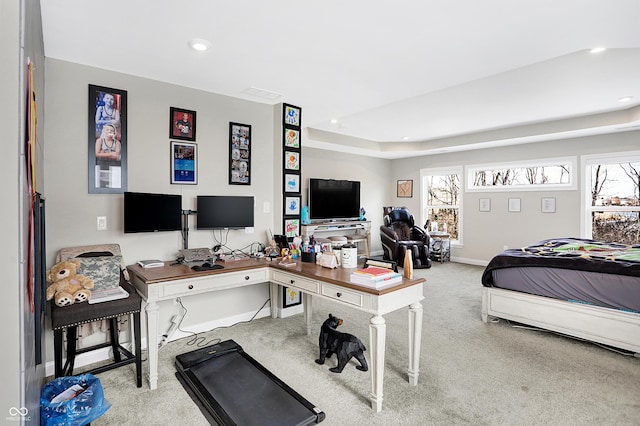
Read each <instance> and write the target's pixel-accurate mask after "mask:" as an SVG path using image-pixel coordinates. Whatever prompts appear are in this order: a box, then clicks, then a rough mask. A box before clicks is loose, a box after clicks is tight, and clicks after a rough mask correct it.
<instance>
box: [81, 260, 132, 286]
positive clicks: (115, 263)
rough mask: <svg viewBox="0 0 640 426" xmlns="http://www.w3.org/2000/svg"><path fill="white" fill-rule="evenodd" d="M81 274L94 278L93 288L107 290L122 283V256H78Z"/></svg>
mask: <svg viewBox="0 0 640 426" xmlns="http://www.w3.org/2000/svg"><path fill="white" fill-rule="evenodd" d="M76 259H78V260H79V261H80V268H79V269H78V274H79V275H84V276H85V277H89V278H91V279H92V280H93V290H94V291H98V290H107V289H110V288H116V287H118V286H119V285H120V265H121V262H122V256H99V257H77V258H76Z"/></svg>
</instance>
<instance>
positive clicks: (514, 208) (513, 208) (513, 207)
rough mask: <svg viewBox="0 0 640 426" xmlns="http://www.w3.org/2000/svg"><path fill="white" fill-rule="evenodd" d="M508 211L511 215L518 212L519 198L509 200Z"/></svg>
mask: <svg viewBox="0 0 640 426" xmlns="http://www.w3.org/2000/svg"><path fill="white" fill-rule="evenodd" d="M509 211H510V212H513V213H518V212H519V211H520V198H509Z"/></svg>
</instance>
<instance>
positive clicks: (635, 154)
mask: <svg viewBox="0 0 640 426" xmlns="http://www.w3.org/2000/svg"><path fill="white" fill-rule="evenodd" d="M629 159H631V162H634V160H636V161H640V151H621V152H608V153H603V154H588V155H583V156H581V158H580V170H581V173H582V191H581V192H582V193H581V195H580V201H581V203H580V205H581V208H580V210H581V212H580V235H581V236H582V238H592V236H593V228H592V222H591V213H592V212H593V211H594V210H596V211H638V209H637V208H634V207H628V206H592V205H591V173H588V172H587V168H589V167H591V166H592V165H593V164H603V163H605V164H606V163H628V162H629ZM594 207H597V209H596V208H594Z"/></svg>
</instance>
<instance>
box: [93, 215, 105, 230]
mask: <svg viewBox="0 0 640 426" xmlns="http://www.w3.org/2000/svg"><path fill="white" fill-rule="evenodd" d="M96 222H97V228H98V231H106V230H107V217H106V216H98V218H97V221H96Z"/></svg>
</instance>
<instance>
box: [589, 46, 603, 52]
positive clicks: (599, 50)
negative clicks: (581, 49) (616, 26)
mask: <svg viewBox="0 0 640 426" xmlns="http://www.w3.org/2000/svg"><path fill="white" fill-rule="evenodd" d="M605 50H607V48H606V47H594V48H593V49H591V50H590V51H589V52H591V53H600V52H604V51H605Z"/></svg>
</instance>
